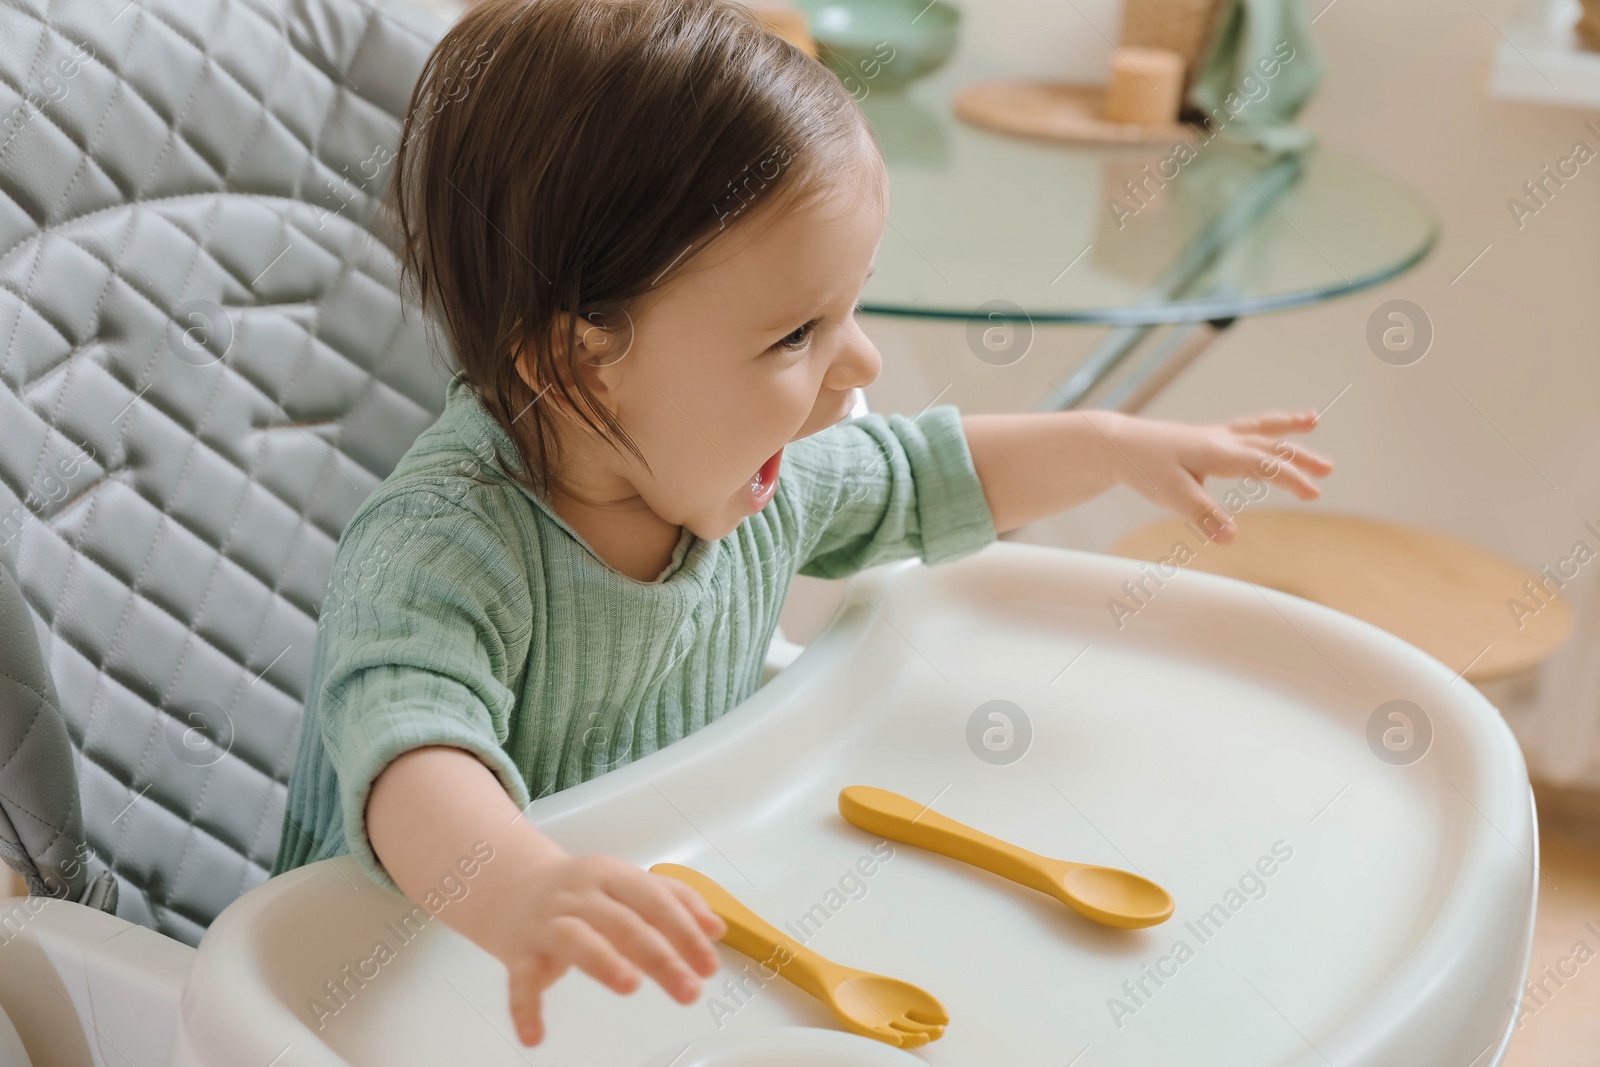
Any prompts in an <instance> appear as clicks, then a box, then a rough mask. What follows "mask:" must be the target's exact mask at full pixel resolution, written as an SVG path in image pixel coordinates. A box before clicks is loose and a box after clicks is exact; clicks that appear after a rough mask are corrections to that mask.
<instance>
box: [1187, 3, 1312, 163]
mask: <svg viewBox="0 0 1600 1067" xmlns="http://www.w3.org/2000/svg"><path fill="white" fill-rule="evenodd" d="M1220 2H1221V4H1222V10H1220V11H1219V12H1218V13H1217V27H1216V30H1215V31H1214V32H1213V34H1212V37H1211V43H1210V47H1209V49H1208V51H1207V52H1206V54H1205V55H1204V56H1203V57H1202V58H1201V60H1200V62H1199V64H1198V70H1197V72H1196V74H1195V78H1194V81H1193V83H1192V84H1191V85H1190V87H1189V103H1191V104H1193V105H1194V106H1195V107H1197V108H1199V109H1200V110H1201V111H1202V112H1204V113H1205V114H1206V115H1207V116H1212V122H1213V123H1214V124H1217V123H1218V122H1219V120H1223V121H1221V123H1220V124H1221V131H1220V133H1219V136H1221V137H1223V138H1226V139H1228V140H1232V141H1237V142H1240V143H1243V144H1253V145H1257V146H1259V147H1261V148H1264V149H1266V150H1268V151H1271V152H1290V151H1302V150H1304V149H1307V148H1310V147H1311V146H1312V145H1313V144H1315V143H1316V136H1315V135H1314V134H1312V133H1311V131H1309V130H1305V129H1302V128H1300V127H1299V126H1296V125H1294V117H1295V116H1296V115H1297V114H1299V113H1300V109H1301V108H1302V107H1304V106H1305V104H1306V102H1307V101H1309V100H1310V99H1311V97H1312V96H1313V95H1314V94H1315V93H1316V91H1317V86H1318V85H1320V84H1321V83H1322V73H1323V64H1322V60H1321V58H1320V57H1318V55H1317V51H1316V48H1315V47H1314V45H1313V44H1312V40H1311V22H1310V20H1309V19H1308V18H1307V16H1306V5H1305V3H1304V2H1303V0H1220ZM1320 2H1325V0H1320Z"/></svg>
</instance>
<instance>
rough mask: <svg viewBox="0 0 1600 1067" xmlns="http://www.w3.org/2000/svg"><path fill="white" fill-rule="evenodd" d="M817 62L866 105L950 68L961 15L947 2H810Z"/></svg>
mask: <svg viewBox="0 0 1600 1067" xmlns="http://www.w3.org/2000/svg"><path fill="white" fill-rule="evenodd" d="M805 8H806V13H807V15H809V16H810V20H811V36H812V37H813V38H814V39H815V40H816V42H817V58H819V59H821V60H822V61H823V62H824V63H826V64H827V65H828V67H829V69H831V70H832V71H833V72H834V73H835V74H837V75H839V78H840V80H841V81H843V82H844V85H845V88H846V89H848V90H850V93H851V95H852V96H854V97H856V99H858V100H859V99H861V98H862V97H863V96H865V95H866V94H868V93H871V92H872V91H873V90H876V89H898V88H900V87H901V86H904V85H907V84H909V83H910V82H912V81H915V80H916V79H917V78H920V77H922V76H923V75H924V74H928V73H931V72H932V71H935V70H938V69H939V68H940V67H942V66H944V64H945V62H946V61H948V60H949V58H950V56H951V54H952V53H953V52H954V51H955V49H956V27H957V26H958V25H959V24H960V22H961V10H960V8H957V7H955V6H954V5H952V4H950V3H947V2H946V0H932V2H931V3H930V2H929V0H807V2H806V4H805Z"/></svg>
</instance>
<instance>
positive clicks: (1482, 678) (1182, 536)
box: [1112, 508, 1572, 699]
mask: <svg viewBox="0 0 1600 1067" xmlns="http://www.w3.org/2000/svg"><path fill="white" fill-rule="evenodd" d="M1234 521H1235V525H1236V527H1237V533H1236V534H1235V537H1234V540H1233V542H1232V543H1231V544H1226V545H1221V544H1216V543H1213V542H1208V541H1202V540H1200V534H1199V533H1198V532H1197V531H1196V530H1195V528H1194V527H1193V526H1190V525H1189V524H1187V523H1185V522H1184V521H1183V520H1181V519H1168V520H1163V521H1160V522H1155V523H1151V524H1150V525H1148V526H1141V527H1139V528H1138V529H1136V530H1133V531H1132V532H1130V533H1128V534H1126V535H1125V536H1123V537H1122V539H1121V540H1119V541H1118V542H1117V543H1116V545H1115V546H1114V547H1113V548H1112V552H1113V553H1115V554H1116V555H1119V556H1131V557H1133V558H1134V559H1146V560H1151V561H1161V560H1166V559H1170V558H1172V556H1173V547H1174V546H1175V545H1176V544H1178V543H1179V542H1183V543H1185V544H1186V545H1187V546H1188V549H1189V551H1191V552H1193V553H1194V557H1193V558H1192V559H1191V560H1190V561H1189V563H1188V564H1187V566H1188V567H1190V568H1193V569H1194V570H1201V571H1206V572H1208V573H1210V574H1221V575H1226V576H1227V577H1230V578H1241V579H1243V580H1245V581H1248V582H1254V583H1256V584H1257V585H1264V586H1268V587H1270V588H1273V589H1277V590H1279V591H1281V592H1285V593H1291V594H1293V595H1295V596H1298V597H1303V598H1305V599H1306V600H1314V601H1316V602H1317V603H1319V604H1324V605H1326V606H1328V607H1330V608H1335V609H1337V610H1339V611H1342V612H1344V613H1345V614H1347V615H1353V616H1355V617H1356V618H1358V619H1362V620H1364V621H1366V622H1370V623H1372V624H1373V625H1374V626H1377V627H1380V628H1382V629H1384V630H1387V631H1389V632H1390V633H1392V634H1394V635H1395V636H1396V637H1399V638H1401V639H1403V640H1405V641H1409V642H1410V643H1411V644H1413V645H1416V646H1417V647H1418V648H1420V649H1422V650H1423V651H1424V652H1426V653H1428V654H1429V655H1430V656H1433V657H1434V658H1435V659H1437V660H1439V661H1440V662H1441V663H1443V664H1445V665H1446V666H1447V667H1449V668H1451V669H1452V670H1455V671H1460V672H1461V673H1462V676H1463V677H1465V678H1466V680H1467V681H1469V682H1471V683H1472V684H1473V685H1479V686H1481V685H1482V684H1483V683H1486V682H1501V681H1505V682H1511V681H1516V680H1518V679H1519V678H1520V679H1523V680H1525V679H1526V678H1527V676H1529V675H1531V674H1532V672H1533V671H1534V670H1535V668H1537V667H1538V666H1539V665H1540V664H1542V663H1543V662H1544V661H1545V660H1546V659H1547V658H1549V656H1550V655H1551V654H1552V653H1554V652H1555V650H1556V649H1558V648H1560V647H1561V645H1562V644H1563V643H1564V642H1565V641H1566V640H1567V637H1568V636H1569V634H1570V633H1571V632H1572V611H1571V609H1570V608H1569V607H1568V606H1567V603H1566V602H1565V601H1564V600H1562V599H1560V598H1559V597H1557V596H1554V595H1552V587H1554V586H1555V581H1556V580H1561V581H1564V580H1566V577H1570V576H1565V577H1563V576H1561V575H1559V574H1557V575H1556V578H1555V579H1546V578H1545V576H1543V575H1540V574H1533V573H1530V572H1528V571H1525V570H1523V569H1522V568H1521V567H1518V566H1516V565H1515V564H1513V563H1510V562H1508V561H1506V560H1504V559H1501V558H1500V557H1499V556H1495V555H1493V554H1491V553H1489V552H1486V551H1484V550H1483V549H1481V548H1476V547H1474V546H1472V545H1469V544H1467V543H1465V542H1462V541H1457V540H1454V539H1452V538H1449V537H1445V536H1444V535H1442V534H1438V533H1434V532H1433V531H1431V530H1427V529H1423V528H1421V527H1416V526H1402V525H1398V524H1395V523H1391V522H1384V521H1381V520H1377V519H1365V518H1358V517H1356V516H1353V515H1339V514H1330V513H1328V512H1326V511H1322V510H1320V509H1318V510H1292V511H1291V510H1273V509H1270V508H1262V509H1259V510H1257V509H1254V508H1245V509H1244V510H1242V511H1241V512H1239V514H1238V515H1237V517H1236V518H1235V520H1234ZM1517 603H1519V604H1520V605H1521V608H1520V609H1517V608H1514V606H1513V605H1514V604H1517ZM1519 622H1520V626H1519V625H1518V624H1519ZM1491 699H1494V698H1493V697H1492V696H1491Z"/></svg>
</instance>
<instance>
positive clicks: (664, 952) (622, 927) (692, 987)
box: [583, 893, 716, 1004]
mask: <svg viewBox="0 0 1600 1067" xmlns="http://www.w3.org/2000/svg"><path fill="white" fill-rule="evenodd" d="M583 915H584V918H586V919H588V920H589V923H590V925H592V926H593V927H594V928H595V929H596V930H599V931H600V932H601V933H602V934H603V935H605V937H606V938H607V939H608V940H609V941H610V942H611V944H612V945H614V946H615V947H616V949H617V950H618V951H620V952H621V953H622V954H623V955H624V956H626V957H627V958H628V959H630V960H632V961H633V962H634V963H635V964H637V965H638V966H639V968H640V969H641V970H643V971H644V973H645V974H648V975H649V976H650V977H651V978H653V979H655V980H656V982H657V983H659V984H660V986H661V988H662V989H664V990H666V991H667V995H668V996H670V997H672V998H673V999H675V1000H677V1001H678V1002H680V1003H683V1004H691V1003H693V1002H694V999H695V998H696V997H697V996H699V995H700V979H699V978H697V977H696V976H695V975H694V973H693V972H692V971H691V970H690V969H689V967H688V966H687V965H686V964H685V962H684V959H683V957H682V956H680V955H679V954H678V952H677V950H676V949H675V948H673V946H672V945H671V944H670V943H668V941H667V939H666V938H665V937H664V936H662V934H661V931H660V930H657V929H656V928H655V927H654V926H651V925H650V924H649V923H648V922H646V921H645V920H644V919H643V918H642V917H640V915H639V913H638V912H636V911H634V910H633V908H631V907H629V906H628V905H627V904H625V903H624V902H622V901H620V900H616V899H614V898H613V897H611V896H607V895H606V894H603V893H602V894H597V895H596V896H595V897H593V898H592V899H590V900H586V901H585V902H584V904H583ZM708 950H709V946H708ZM715 970H716V967H715V964H714V963H713V965H712V967H711V972H712V973H715Z"/></svg>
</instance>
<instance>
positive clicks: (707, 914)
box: [656, 875, 728, 956]
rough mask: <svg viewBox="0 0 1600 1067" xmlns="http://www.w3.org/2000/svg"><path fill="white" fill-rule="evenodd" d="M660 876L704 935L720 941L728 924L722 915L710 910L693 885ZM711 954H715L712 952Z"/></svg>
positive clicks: (726, 930)
mask: <svg viewBox="0 0 1600 1067" xmlns="http://www.w3.org/2000/svg"><path fill="white" fill-rule="evenodd" d="M656 877H658V878H662V880H663V881H665V882H666V883H667V889H668V890H669V891H670V892H671V893H673V894H674V895H675V896H676V897H677V898H678V899H679V900H681V901H682V902H683V906H684V907H686V908H688V909H689V914H690V916H691V917H693V919H694V921H695V923H696V924H697V925H698V926H699V927H700V929H701V930H702V931H704V932H705V935H706V936H707V937H709V938H712V939H713V940H718V941H720V940H721V939H722V935H723V934H726V933H727V932H728V924H727V923H726V922H723V920H722V917H721V916H720V915H718V914H717V913H716V912H714V911H712V910H711V905H710V904H707V903H706V898H705V897H703V896H701V895H700V894H699V893H697V892H696V891H695V889H694V887H693V886H689V885H685V884H684V883H682V882H680V881H678V880H677V879H676V878H664V877H662V876H661V875H657V876H656ZM712 955H713V956H715V955H716V954H715V953H714V952H713V953H712Z"/></svg>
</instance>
